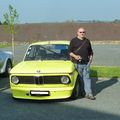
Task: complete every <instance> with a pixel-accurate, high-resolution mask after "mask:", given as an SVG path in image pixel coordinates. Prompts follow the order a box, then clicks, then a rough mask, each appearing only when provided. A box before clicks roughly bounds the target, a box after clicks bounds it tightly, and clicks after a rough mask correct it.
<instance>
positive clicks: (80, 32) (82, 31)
mask: <svg viewBox="0 0 120 120" xmlns="http://www.w3.org/2000/svg"><path fill="white" fill-rule="evenodd" d="M85 35H86V31H85V29H84V28H83V27H80V28H79V29H78V31H77V37H78V38H79V39H83V38H84V37H85Z"/></svg>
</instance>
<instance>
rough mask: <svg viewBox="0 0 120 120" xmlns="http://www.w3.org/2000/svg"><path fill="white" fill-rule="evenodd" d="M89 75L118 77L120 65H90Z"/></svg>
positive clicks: (119, 75)
mask: <svg viewBox="0 0 120 120" xmlns="http://www.w3.org/2000/svg"><path fill="white" fill-rule="evenodd" d="M90 76H91V77H118V78H120V67H117V66H91V71H90Z"/></svg>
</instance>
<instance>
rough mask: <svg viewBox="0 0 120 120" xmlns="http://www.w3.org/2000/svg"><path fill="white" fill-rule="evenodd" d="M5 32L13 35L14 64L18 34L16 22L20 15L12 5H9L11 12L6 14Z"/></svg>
mask: <svg viewBox="0 0 120 120" xmlns="http://www.w3.org/2000/svg"><path fill="white" fill-rule="evenodd" d="M3 16H4V22H3V26H4V30H5V31H6V32H7V33H9V34H10V35H11V40H12V52H13V62H14V54H15V44H14V40H15V34H16V29H15V28H16V27H15V26H16V22H17V20H18V17H19V15H18V13H17V11H16V9H14V8H13V7H12V5H9V12H6V13H4V15H3Z"/></svg>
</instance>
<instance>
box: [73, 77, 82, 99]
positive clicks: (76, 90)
mask: <svg viewBox="0 0 120 120" xmlns="http://www.w3.org/2000/svg"><path fill="white" fill-rule="evenodd" d="M79 95H80V82H79V80H78V79H77V80H76V83H75V87H74V89H73V92H72V95H71V98H72V99H77V98H78V97H79Z"/></svg>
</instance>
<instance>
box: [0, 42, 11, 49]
mask: <svg viewBox="0 0 120 120" xmlns="http://www.w3.org/2000/svg"><path fill="white" fill-rule="evenodd" d="M9 46H11V44H10V43H0V48H5V47H9Z"/></svg>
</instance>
